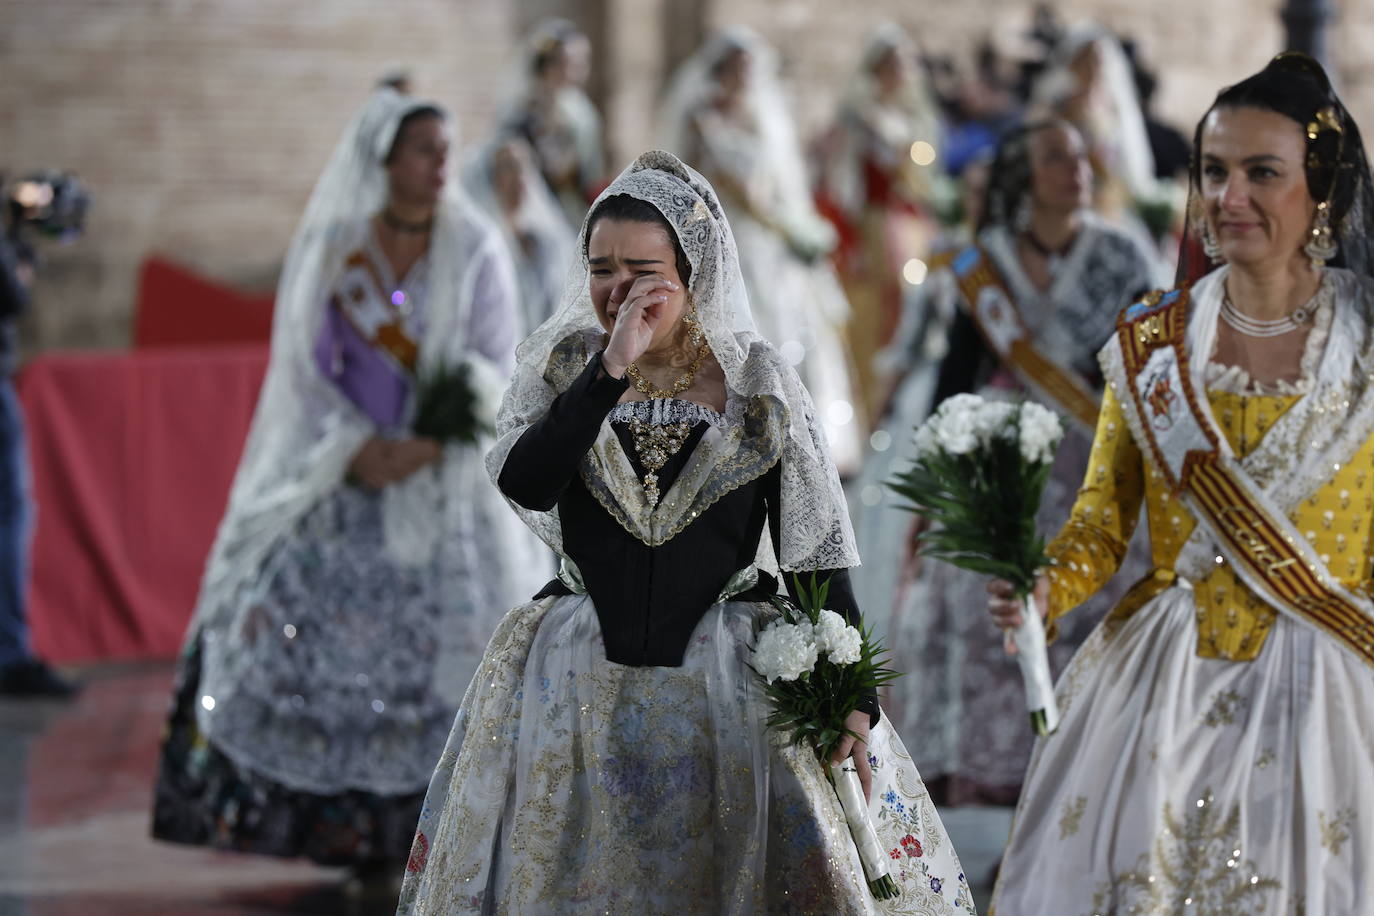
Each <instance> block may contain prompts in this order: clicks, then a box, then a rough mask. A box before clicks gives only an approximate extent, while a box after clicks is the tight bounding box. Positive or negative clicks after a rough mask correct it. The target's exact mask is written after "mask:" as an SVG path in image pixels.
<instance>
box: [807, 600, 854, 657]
mask: <svg viewBox="0 0 1374 916" xmlns="http://www.w3.org/2000/svg"><path fill="white" fill-rule="evenodd" d="M815 637H816V647H817V648H818V649H820V651H822V652H824V653H825V654H826V656H827V657H828V658H829V659H830V660H831V661H832V662H834V663H835V664H837V665H852V664H854V663H855V662H857V661H858V660H859V658H860V656H861V653H862V650H863V634H861V633H860V632H859V630H858V628H857V627H853V626H850V624H849V623H848V622H847V621H846V620H845V619H844V618H843V617H841V616H840V615H839V614H837V613H835V612H834V611H821V613H820V620H819V622H818V623H817V624H816V627H815Z"/></svg>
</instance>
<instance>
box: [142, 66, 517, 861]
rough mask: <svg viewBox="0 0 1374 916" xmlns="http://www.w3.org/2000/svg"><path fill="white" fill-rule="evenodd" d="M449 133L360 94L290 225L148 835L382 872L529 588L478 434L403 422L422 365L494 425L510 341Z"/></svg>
mask: <svg viewBox="0 0 1374 916" xmlns="http://www.w3.org/2000/svg"><path fill="white" fill-rule="evenodd" d="M451 142H452V129H451V127H450V124H449V122H448V119H447V118H446V116H445V115H444V113H443V112H442V111H441V110H440V109H439V108H437V107H435V106H434V105H432V104H428V103H425V102H422V101H419V100H416V99H413V98H411V97H408V96H401V95H399V94H397V93H396V92H394V91H393V90H390V89H380V90H378V91H376V92H375V93H374V94H373V95H372V97H371V98H370V99H369V100H368V102H367V103H366V105H364V106H363V108H362V110H361V111H360V112H359V113H358V115H357V116H356V117H355V119H354V121H353V123H352V124H351V126H350V127H349V128H348V130H347V131H346V132H345V134H344V137H343V139H342V140H341V142H340V144H339V146H338V147H337V148H336V150H335V152H334V154H333V156H332V157H331V159H330V161H329V164H328V165H327V167H326V169H325V172H324V174H323V175H322V176H321V178H320V180H319V182H318V183H317V185H316V187H315V191H314V193H313V194H312V196H311V198H310V202H309V204H308V205H307V208H306V212H305V215H304V217H303V218H302V220H301V223H300V226H299V227H298V229H297V231H296V235H295V238H294V239H293V241H292V245H291V249H290V251H289V252H288V254H287V259H286V264H285V267H284V268H283V274H282V279H281V283H280V285H279V287H278V292H277V300H276V312H275V318H274V326H273V333H272V356H271V362H270V364H269V368H268V374H267V380H266V382H265V383H264V386H263V390H262V395H261V397H260V399H259V402H258V408H257V413H256V415H255V417H254V420H253V428H252V431H251V433H250V435H249V438H248V442H247V445H246V446H245V449H244V454H243V458H242V460H241V462H240V465H239V470H238V474H237V476H236V477H235V480H234V486H233V489H232V491H231V494H230V499H229V507H228V511H227V512H226V514H225V518H224V521H223V522H222V524H221V526H220V530H219V535H218V538H217V540H216V542H215V546H214V549H213V551H212V553H211V556H210V560H209V564H208V566H207V568H206V572H205V578H204V581H203V583H202V587H201V593H200V598H199V601H198V603H197V606H196V611H195V616H194V617H193V619H192V621H191V625H190V628H189V630H188V632H187V636H186V644H185V649H184V652H183V654H182V657H181V659H180V665H179V667H178V671H177V679H176V686H175V693H174V708H173V711H172V714H171V721H170V724H169V730H168V734H167V736H166V739H165V741H164V744H163V747H162V756H161V768H160V774H159V779H158V783H157V789H156V797H155V808H154V815H153V833H154V835H155V836H156V837H158V838H160V839H164V840H171V841H174V842H181V843H195V844H202V845H207V846H213V847H215V848H220V849H233V850H241V851H247V852H257V853H265V854H269V855H277V856H307V857H309V858H311V859H314V860H315V861H317V862H321V863H325V864H333V865H350V866H353V867H354V869H355V870H357V871H358V872H359V873H360V877H362V878H372V877H384V878H386V879H392V878H394V877H395V876H396V875H397V874H399V869H400V863H401V862H402V861H403V860H404V859H405V855H406V852H407V850H408V848H409V843H410V835H411V833H412V832H413V829H414V824H415V820H416V818H417V816H418V815H419V811H420V803H421V801H422V799H423V797H424V789H425V785H426V784H427V783H428V781H429V771H430V769H431V766H432V762H433V759H434V758H435V757H436V756H437V755H438V753H439V751H440V750H441V749H442V747H443V743H444V736H445V735H446V734H447V733H448V728H449V724H450V723H451V721H452V718H453V712H454V710H455V709H456V708H457V706H458V703H459V701H460V700H461V699H462V691H463V688H464V686H465V685H466V684H467V681H468V679H469V678H470V677H471V676H472V672H473V671H474V670H475V668H476V664H477V660H478V658H479V657H480V655H481V652H482V648H483V646H484V645H485V644H486V641H487V639H488V638H489V637H490V635H491V631H492V629H493V628H494V626H495V623H496V618H495V617H494V616H493V615H494V614H496V613H499V612H498V611H497V610H496V609H498V608H500V607H503V606H504V605H505V604H506V603H508V602H509V601H510V600H512V599H513V598H517V597H520V596H522V595H529V594H532V592H533V589H534V588H537V580H538V578H541V577H540V576H539V575H538V574H539V572H541V571H542V570H541V569H539V568H537V567H536V568H533V569H532V568H531V567H532V566H533V565H534V564H533V563H532V561H531V556H532V555H533V554H532V550H533V548H532V545H530V543H529V540H528V539H527V538H526V537H525V536H524V534H523V533H522V532H521V530H520V526H519V522H518V520H517V519H516V518H515V516H514V515H513V514H512V513H511V512H510V510H509V508H508V507H506V506H505V505H504V504H503V503H502V500H501V498H500V495H499V494H498V493H497V492H496V489H495V488H494V487H493V486H492V485H491V484H490V482H489V481H487V480H486V478H485V474H484V473H483V470H482V458H481V454H482V447H483V444H482V441H481V438H480V437H479V439H478V441H477V442H475V443H472V444H464V443H460V442H449V443H447V444H445V443H443V442H440V441H438V440H436V439H435V438H430V437H428V436H423V435H418V434H416V433H415V432H414V431H413V422H414V419H415V414H416V407H417V405H416V402H417V399H418V397H419V389H420V388H421V386H422V385H423V384H424V380H425V379H427V378H431V377H433V375H434V374H435V373H437V372H439V371H440V370H443V369H445V368H447V369H454V368H456V367H458V366H464V367H466V369H467V371H468V376H469V380H470V383H471V385H470V387H471V393H472V395H473V401H475V403H473V404H471V405H470V407H471V408H472V410H473V412H474V413H475V414H477V415H479V416H480V415H481V414H482V413H483V412H484V411H491V410H494V406H493V404H492V402H493V401H494V400H495V398H497V397H499V392H500V388H501V385H502V381H503V380H504V378H505V377H506V375H507V373H508V372H509V370H510V368H511V366H512V361H513V349H514V345H515V334H516V329H517V328H518V327H519V317H518V314H517V309H518V305H517V303H516V299H515V284H514V281H513V278H512V276H511V267H510V262H509V260H508V258H507V255H506V252H505V248H504V246H503V245H502V243H501V237H500V234H499V233H498V231H497V230H496V229H495V228H494V227H492V226H491V224H490V223H489V222H488V221H487V220H486V218H485V217H483V216H482V215H481V214H480V212H478V211H477V209H476V208H475V207H474V206H473V205H472V204H471V203H470V202H468V201H467V200H466V199H465V198H463V197H462V196H461V195H460V194H459V193H458V192H457V188H456V185H455V183H452V182H450V181H449V180H448V169H449V165H448V156H449V148H450V144H451ZM483 379H486V380H487V381H485V382H484V381H483ZM474 425H475V424H474ZM530 577H533V578H534V579H535V580H536V581H535V582H533V583H532V582H529V581H528V578H530Z"/></svg>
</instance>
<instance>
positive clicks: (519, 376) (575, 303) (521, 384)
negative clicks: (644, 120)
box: [487, 151, 859, 570]
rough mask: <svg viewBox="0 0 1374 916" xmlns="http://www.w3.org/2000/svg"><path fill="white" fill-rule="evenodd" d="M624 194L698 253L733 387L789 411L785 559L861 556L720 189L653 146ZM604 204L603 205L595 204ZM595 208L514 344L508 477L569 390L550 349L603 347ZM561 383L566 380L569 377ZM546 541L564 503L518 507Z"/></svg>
mask: <svg viewBox="0 0 1374 916" xmlns="http://www.w3.org/2000/svg"><path fill="white" fill-rule="evenodd" d="M617 194H625V195H628V196H631V197H635V198H638V199H640V200H643V201H647V202H648V203H650V204H652V205H653V206H654V207H655V208H656V209H657V210H658V211H659V212H660V213H662V214H663V216H664V217H665V219H666V220H667V221H668V224H669V225H670V226H672V227H673V230H674V232H675V233H676V235H677V240H678V242H679V243H680V244H681V245H682V248H683V251H684V252H685V253H686V255H687V259H688V261H689V262H690V264H691V268H692V276H691V280H690V282H689V284H688V289H689V291H690V293H691V296H692V301H693V302H694V304H695V306H696V311H697V316H698V319H699V320H700V322H701V325H702V329H703V331H704V332H705V335H706V339H707V341H708V342H709V343H710V345H711V351H712V353H713V354H714V355H715V357H716V360H717V361H718V362H719V363H720V366H721V368H722V369H723V370H724V372H725V380H726V389H727V398H728V399H729V400H730V401H732V402H733V401H736V400H737V399H744V400H746V401H747V400H749V399H754V398H759V399H765V400H767V401H770V402H771V403H772V404H774V405H777V406H779V407H780V408H781V409H782V410H783V411H784V412H785V417H786V421H785V433H784V434H785V436H786V441H785V442H784V443H783V447H782V459H781V461H782V494H781V505H780V507H779V508H780V515H781V535H780V541H781V543H780V544H778V545H777V547H778V553H779V558H780V561H781V566H782V568H783V569H784V570H808V569H838V568H843V567H850V566H856V565H858V562H859V555H858V551H857V549H856V548H855V546H854V532H853V530H852V528H851V527H850V523H849V513H848V510H847V508H846V505H845V498H844V493H843V491H842V490H841V489H840V480H839V475H838V474H837V473H836V471H835V465H834V462H833V461H832V460H831V458H830V453H829V451H828V449H827V447H826V443H825V436H824V434H823V433H822V431H821V426H820V424H819V422H818V421H817V419H816V416H815V409H814V407H813V406H812V403H811V397H810V395H809V394H807V392H806V389H805V388H804V387H803V386H802V384H801V380H800V379H799V378H798V377H797V374H796V372H795V371H794V370H793V369H792V368H791V367H790V366H787V365H786V364H785V363H784V362H783V361H782V359H781V358H780V357H779V356H778V353H777V351H776V350H775V349H774V348H773V346H772V344H771V343H769V342H768V341H766V340H764V339H763V338H761V337H760V336H759V335H758V332H757V331H756V330H755V328H754V321H753V318H752V316H751V314H750V311H749V297H748V295H747V294H746V292H745V289H744V278H743V275H742V274H741V273H740V267H739V255H738V252H737V251H736V249H735V240H734V235H733V233H732V232H731V231H730V224H729V222H727V221H726V218H725V214H724V213H723V212H722V210H721V206H720V201H719V200H718V199H717V197H716V193H715V190H714V189H713V188H712V187H711V185H710V184H709V183H708V182H707V181H706V179H705V178H703V177H702V176H701V175H699V174H698V173H697V172H696V171H694V170H692V169H691V168H689V167H687V166H686V165H684V164H683V163H682V161H681V160H679V159H678V158H677V157H675V156H673V155H671V154H669V153H665V152H661V151H654V152H648V153H645V154H644V155H642V156H640V157H639V158H638V159H637V160H636V161H635V162H634V164H633V165H631V166H630V167H629V168H627V169H626V170H625V171H624V172H622V173H621V174H620V176H619V177H618V178H616V180H615V181H614V182H612V183H611V185H610V187H608V188H607V189H606V190H605V191H604V192H603V193H602V194H601V196H600V197H599V198H598V199H597V203H598V204H599V203H600V202H601V201H602V200H604V199H606V198H607V197H610V196H612V195H617ZM595 212H596V204H593V206H592V213H595ZM589 224H590V215H589V217H588V220H587V221H584V223H583V226H582V233H581V235H580V237H579V248H580V263H579V264H578V265H577V267H576V268H574V270H573V272H572V276H571V279H570V281H569V284H568V288H567V292H566V293H565V297H564V305H563V307H562V309H561V310H560V311H559V312H558V314H556V315H555V316H554V317H553V318H551V319H549V321H547V322H546V323H545V324H544V325H543V326H542V327H540V328H539V329H538V330H537V331H535V332H534V334H532V335H531V336H530V338H529V339H528V340H526V341H525V342H524V343H523V344H521V345H520V348H519V349H518V350H517V351H516V364H517V365H516V371H515V378H514V380H513V381H512V383H511V387H510V389H509V391H508V392H507V393H506V399H505V401H504V402H503V403H502V405H501V412H500V415H499V419H498V421H497V435H498V437H499V438H498V441H497V444H496V447H495V448H494V449H493V450H492V451H491V453H490V454H489V455H488V456H487V468H488V470H489V471H490V472H491V474H492V476H493V478H499V476H500V473H501V468H502V466H503V465H504V464H505V461H506V457H507V456H508V455H509V454H510V450H511V448H512V446H514V444H515V442H516V441H517V440H518V439H519V438H520V436H521V435H522V434H523V433H524V432H525V430H526V429H528V428H529V426H530V425H531V424H533V423H534V422H535V421H536V420H538V419H539V418H540V417H541V416H543V415H544V414H545V413H546V412H547V411H548V409H549V406H550V405H551V404H552V403H553V400H554V398H556V397H557V396H558V395H559V393H560V391H559V390H558V386H559V384H560V381H559V380H558V379H557V378H552V377H551V376H552V375H553V373H552V372H551V371H550V357H551V356H552V355H553V354H554V352H555V350H557V349H564V348H568V347H569V346H572V347H574V348H575V349H577V350H578V352H579V358H580V359H581V361H582V362H583V363H585V361H586V360H587V359H590V358H591V356H592V355H593V354H595V353H596V352H597V351H598V350H600V349H601V348H602V345H603V344H602V341H603V339H604V333H603V331H602V328H601V325H600V324H599V323H598V321H597V318H596V312H595V311H594V309H593V307H592V302H591V295H590V292H589V284H588V277H589V274H588V266H587V259H586V241H587V233H588V231H589V229H590V225H589ZM561 384H566V382H562V383H561ZM516 511H518V512H519V513H520V514H521V516H522V517H523V518H524V519H525V521H526V522H527V523H528V524H529V525H530V527H532V528H533V529H534V530H535V532H536V533H538V534H539V536H540V537H541V538H543V539H544V541H545V542H546V543H547V544H548V545H549V546H550V547H552V548H553V549H554V550H555V551H557V552H559V553H560V554H562V553H563V544H562V532H561V530H560V526H559V520H558V512H557V509H554V510H552V511H549V512H535V511H530V510H526V509H523V508H521V507H519V506H517V507H516Z"/></svg>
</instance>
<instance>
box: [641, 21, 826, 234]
mask: <svg viewBox="0 0 1374 916" xmlns="http://www.w3.org/2000/svg"><path fill="white" fill-rule="evenodd" d="M734 51H743V52H744V53H745V54H747V55H748V59H749V84H748V86H747V88H746V90H745V92H746V99H745V103H746V105H747V107H748V111H749V114H750V117H751V118H752V120H753V122H754V124H755V125H756V129H757V134H758V142H759V143H760V144H761V146H762V149H761V150H760V151H759V154H758V155H757V156H755V157H753V161H754V162H757V163H759V164H761V165H762V166H763V167H764V168H766V170H767V175H766V180H767V183H768V189H767V194H766V195H765V199H764V200H763V201H761V202H762V203H763V205H764V206H765V207H767V208H768V209H770V210H771V211H772V212H771V213H770V216H772V217H774V218H775V219H778V220H779V221H781V222H782V223H783V224H784V225H788V226H792V227H795V228H796V229H797V230H799V231H807V230H809V231H810V232H819V233H822V235H826V234H828V233H829V224H828V223H826V222H825V221H824V220H823V219H822V218H821V216H820V215H819V214H818V213H817V212H816V209H815V205H814V203H813V199H812V196H811V181H810V178H809V177H808V174H807V168H806V160H805V157H804V156H803V154H802V146H801V141H800V140H799V138H798V137H797V129H796V125H795V123H794V122H793V120H792V115H791V106H790V105H789V104H788V100H787V95H786V93H785V92H783V88H782V83H781V81H780V80H779V78H778V55H777V52H775V51H774V50H773V48H772V46H770V45H769V44H768V43H767V42H766V41H764V39H763V38H762V37H761V36H760V35H759V34H758V33H756V32H754V31H753V30H752V29H748V28H745V27H743V26H732V27H730V28H728V29H723V30H721V31H720V32H717V33H716V34H715V35H713V36H712V37H711V38H710V39H709V40H708V41H707V42H706V43H705V44H703V45H702V46H701V47H700V48H698V49H697V51H696V52H695V53H694V54H693V55H692V56H691V57H689V58H687V60H685V61H684V62H683V63H682V65H681V66H679V67H678V69H677V72H676V73H675V74H674V75H673V79H672V81H671V82H670V83H669V86H668V90H667V93H666V94H665V95H664V99H663V105H662V106H661V108H660V115H659V118H660V123H659V129H658V136H659V137H660V138H661V139H660V142H661V143H663V145H664V147H665V148H666V149H667V150H669V151H670V152H672V153H674V154H675V155H678V156H686V155H690V147H691V146H692V142H691V129H692V128H691V124H692V119H693V117H695V116H696V114H697V113H698V112H700V111H702V110H703V109H705V108H706V107H708V106H709V105H710V104H711V102H712V99H713V98H714V97H715V96H716V95H717V94H718V93H719V91H720V87H719V84H718V82H717V78H716V75H715V71H716V67H717V65H719V64H720V63H721V61H723V60H724V59H725V58H726V57H727V56H728V55H729V54H730V53H731V52H734ZM736 177H737V178H738V179H740V180H741V181H745V182H749V183H750V185H751V186H752V187H754V188H757V187H758V185H757V179H758V178H759V177H760V176H758V175H740V176H736Z"/></svg>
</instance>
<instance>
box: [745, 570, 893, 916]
mask: <svg viewBox="0 0 1374 916" xmlns="http://www.w3.org/2000/svg"><path fill="white" fill-rule="evenodd" d="M796 586H797V596H798V597H799V598H800V605H795V604H792V603H791V602H789V601H786V600H785V599H783V598H781V597H777V598H775V599H774V601H773V603H774V605H775V606H776V607H777V609H778V611H779V612H780V616H778V617H777V618H775V619H773V620H772V621H771V622H770V623H768V624H767V625H766V626H764V628H763V629H762V630H761V631H760V632H759V633H758V636H757V639H756V640H755V642H754V650H753V656H752V658H751V660H750V665H751V666H752V667H753V669H754V671H755V672H757V673H758V675H759V677H761V678H763V680H764V681H765V684H764V690H765V692H766V693H767V694H768V699H769V700H770V701H771V702H772V705H773V712H772V713H771V714H770V715H769V716H768V724H769V725H770V726H771V727H773V728H778V729H781V730H783V731H785V732H790V733H791V735H790V740H791V743H792V744H794V745H797V744H801V743H802V742H803V741H809V742H810V743H811V745H812V746H813V747H814V748H815V749H816V752H817V754H819V755H820V758H821V760H822V761H823V762H824V765H825V768H826V775H827V776H829V778H830V782H831V784H832V785H834V787H835V793H836V794H837V795H838V796H839V799H840V807H841V808H843V809H844V816H845V821H846V823H848V825H849V833H850V836H852V837H853V838H854V844H855V846H857V847H858V850H859V860H860V862H861V863H862V864H863V869H864V876H865V877H866V878H867V879H868V887H869V890H870V891H872V892H873V896H875V897H877V898H878V899H879V900H887V899H890V898H892V897H896V896H897V895H898V894H899V893H900V891H899V890H898V888H897V883H896V882H895V881H893V880H892V876H891V874H890V873H889V870H888V865H887V855H886V854H885V853H884V851H883V849H882V847H881V846H879V845H878V835H877V833H876V832H875V831H874V829H873V822H872V820H870V819H869V816H868V804H867V803H866V802H865V801H864V794H863V787H862V785H861V784H860V783H859V777H858V774H857V773H855V771H854V768H853V767H852V766H849V767H847V766H845V765H844V762H843V761H842V762H841V763H832V762H831V760H830V755H831V754H833V753H834V752H835V749H836V748H838V747H839V745H840V742H841V741H842V740H844V737H845V736H846V735H852V736H853V737H856V738H857V737H858V736H857V735H854V733H853V732H850V731H848V730H847V729H846V728H845V719H846V718H848V716H849V714H850V713H851V712H853V711H854V710H855V709H856V708H857V707H858V706H859V705H860V704H861V703H862V702H863V701H864V700H865V699H866V698H868V697H870V696H873V695H874V694H875V693H876V692H877V690H878V688H879V687H881V686H882V685H884V684H886V683H888V682H890V681H891V680H892V679H893V678H895V677H897V672H895V671H892V670H890V669H888V668H885V667H883V661H885V660H884V659H880V658H879V655H880V654H881V653H882V651H883V647H882V644H881V643H880V642H879V641H878V640H877V639H876V638H875V637H874V636H873V634H872V631H870V630H866V629H864V628H863V623H862V621H860V625H859V626H857V627H856V626H854V625H852V624H850V623H849V622H848V621H847V620H845V619H844V617H842V616H841V615H839V614H837V613H836V612H835V611H831V610H827V609H826V608H825V602H826V598H827V596H828V594H829V591H830V585H829V583H828V582H826V583H823V584H822V585H820V586H819V587H817V585H816V581H815V577H814V576H813V577H812V580H811V584H810V587H809V588H807V587H804V586H803V585H802V583H801V581H800V579H798V580H797V582H796Z"/></svg>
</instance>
